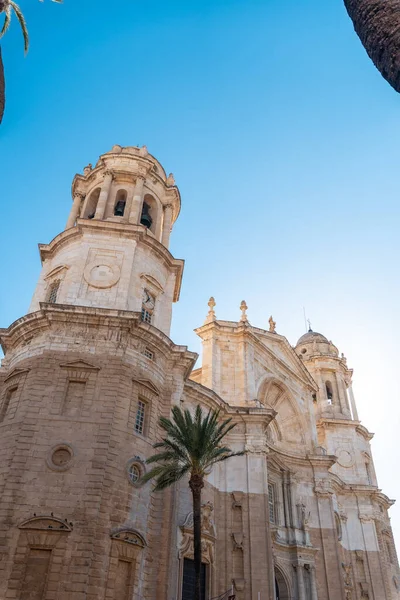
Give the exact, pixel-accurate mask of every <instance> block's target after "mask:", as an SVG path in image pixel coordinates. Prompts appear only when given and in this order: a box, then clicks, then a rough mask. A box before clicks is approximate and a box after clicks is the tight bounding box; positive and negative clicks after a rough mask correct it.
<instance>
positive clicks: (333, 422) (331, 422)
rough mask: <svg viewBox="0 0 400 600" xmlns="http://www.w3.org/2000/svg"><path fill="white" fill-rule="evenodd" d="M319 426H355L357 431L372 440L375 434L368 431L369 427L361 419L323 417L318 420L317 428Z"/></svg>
mask: <svg viewBox="0 0 400 600" xmlns="http://www.w3.org/2000/svg"><path fill="white" fill-rule="evenodd" d="M318 427H323V428H326V429H327V428H329V427H353V428H354V429H355V430H356V431H357V433H359V434H360V435H362V437H363V438H364V439H366V440H367V441H370V440H372V438H373V437H374V435H375V434H374V433H371V432H370V431H368V429H367V428H366V427H364V425H361V422H360V421H353V420H351V419H329V418H322V419H319V420H318V422H317V428H318Z"/></svg>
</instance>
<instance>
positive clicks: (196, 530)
mask: <svg viewBox="0 0 400 600" xmlns="http://www.w3.org/2000/svg"><path fill="white" fill-rule="evenodd" d="M189 486H190V489H191V490H192V496H193V545H194V572H195V578H196V579H195V589H194V598H193V600H200V599H201V578H200V575H201V490H202V488H203V487H204V481H203V478H202V477H201V476H200V475H192V476H191V478H190V481H189Z"/></svg>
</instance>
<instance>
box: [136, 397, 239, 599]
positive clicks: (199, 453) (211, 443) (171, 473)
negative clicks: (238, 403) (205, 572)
mask: <svg viewBox="0 0 400 600" xmlns="http://www.w3.org/2000/svg"><path fill="white" fill-rule="evenodd" d="M219 415H220V411H219V410H210V411H209V412H208V414H206V415H203V411H202V408H201V406H200V405H198V406H197V407H196V410H195V413H194V417H192V415H191V413H190V411H189V410H188V409H186V410H182V409H181V408H180V407H179V406H174V407H173V408H172V419H167V418H165V417H161V418H160V421H159V423H160V426H161V427H162V429H164V431H165V432H166V434H167V435H166V437H165V438H164V439H163V441H162V442H158V443H157V444H154V446H153V447H154V448H157V449H159V450H160V452H158V453H157V454H154V455H153V456H151V457H150V458H149V459H148V460H147V463H149V464H153V463H157V464H156V466H154V467H153V468H152V469H151V471H149V472H148V473H146V474H145V475H144V476H143V477H142V480H141V481H142V482H143V483H145V482H146V481H149V480H150V479H153V478H154V479H155V484H154V490H156V491H159V490H164V489H165V488H167V487H169V486H170V485H172V484H174V483H176V482H177V481H179V480H180V479H182V477H184V476H185V475H189V487H190V489H191V492H192V498H193V541H194V568H195V576H196V584H195V594H194V600H200V594H201V591H200V571H201V490H202V489H203V487H204V477H205V476H206V474H207V473H209V472H210V469H211V468H212V467H213V465H215V464H216V463H218V462H221V461H223V460H227V459H228V458H231V457H232V456H241V455H242V454H243V452H232V450H231V449H230V448H228V447H227V446H224V445H222V440H223V438H224V437H225V436H226V435H227V433H229V431H231V430H232V429H233V428H234V427H235V426H236V423H231V421H232V419H226V420H225V421H222V422H219Z"/></svg>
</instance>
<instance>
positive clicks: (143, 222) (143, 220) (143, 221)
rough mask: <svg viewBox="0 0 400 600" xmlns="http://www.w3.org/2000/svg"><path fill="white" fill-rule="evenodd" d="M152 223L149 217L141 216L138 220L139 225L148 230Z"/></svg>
mask: <svg viewBox="0 0 400 600" xmlns="http://www.w3.org/2000/svg"><path fill="white" fill-rule="evenodd" d="M152 222H153V221H152V218H151V216H150V215H146V214H142V217H141V219H140V223H141V225H144V226H145V227H147V229H150V227H151V224H152Z"/></svg>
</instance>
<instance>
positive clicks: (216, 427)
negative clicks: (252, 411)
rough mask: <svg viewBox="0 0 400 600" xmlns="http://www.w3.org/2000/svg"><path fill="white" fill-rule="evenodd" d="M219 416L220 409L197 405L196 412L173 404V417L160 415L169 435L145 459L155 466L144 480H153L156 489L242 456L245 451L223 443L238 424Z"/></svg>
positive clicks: (155, 445) (202, 473) (161, 424)
mask: <svg viewBox="0 0 400 600" xmlns="http://www.w3.org/2000/svg"><path fill="white" fill-rule="evenodd" d="M219 416H220V411H219V410H211V409H210V410H209V411H208V412H207V413H205V412H204V411H203V409H202V408H201V406H200V405H197V406H196V409H195V411H194V413H192V412H191V411H190V410H189V409H185V410H182V409H181V408H180V407H179V406H174V407H173V408H172V410H171V418H170V419H168V418H166V417H161V418H160V420H159V424H160V426H161V428H162V429H163V430H164V431H165V433H166V437H165V438H164V439H163V440H162V441H160V442H157V443H156V444H154V446H153V447H154V449H156V450H158V452H156V453H155V454H154V455H153V456H151V457H150V458H148V459H147V461H146V462H147V463H148V464H154V465H155V466H154V468H153V469H151V471H150V472H149V473H147V474H146V475H145V476H144V477H143V478H142V482H143V483H145V482H146V481H149V480H150V479H154V480H155V487H154V489H157V490H161V489H164V488H166V487H168V486H169V485H171V484H172V483H174V482H175V481H178V480H179V479H180V478H181V477H183V475H184V474H185V473H188V472H190V473H191V474H192V475H200V476H201V477H203V476H204V475H205V474H206V472H207V471H208V469H209V468H210V467H212V466H213V465H214V464H216V463H218V462H221V461H224V460H227V459H228V458H231V457H233V456H241V455H242V454H243V452H232V450H231V449H230V448H229V447H228V446H225V445H222V443H221V442H222V440H223V438H224V437H225V436H226V435H227V434H228V433H229V432H230V431H231V430H232V429H233V428H234V427H235V426H236V423H232V419H231V418H228V419H225V420H223V421H222V422H221V421H220V420H219Z"/></svg>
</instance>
